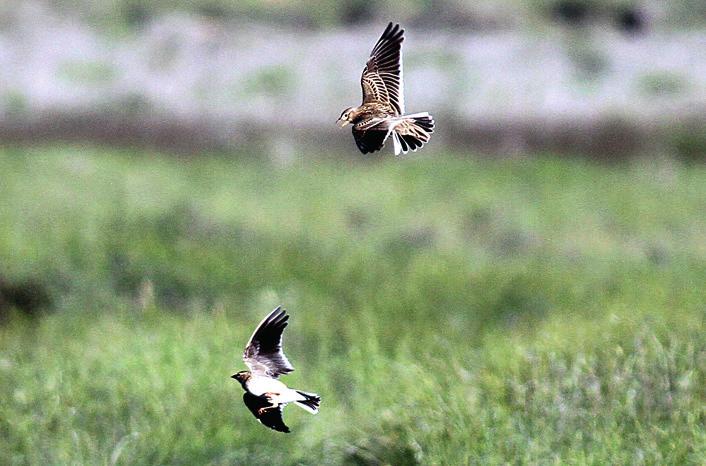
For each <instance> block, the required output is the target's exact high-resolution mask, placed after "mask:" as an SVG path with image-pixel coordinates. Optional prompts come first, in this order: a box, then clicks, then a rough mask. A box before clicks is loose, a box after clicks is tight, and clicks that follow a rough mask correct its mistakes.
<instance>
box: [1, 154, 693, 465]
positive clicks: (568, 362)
mask: <svg viewBox="0 0 706 466" xmlns="http://www.w3.org/2000/svg"><path fill="white" fill-rule="evenodd" d="M426 155H427V156H428V158H417V157H411V158H408V159H402V160H398V159H394V158H393V157H391V156H386V157H384V158H380V159H375V160H370V161H368V162H366V163H361V162H353V161H350V160H346V159H335V160H329V159H310V160H309V159H307V160H304V161H299V162H296V163H294V164H293V165H292V166H289V167H286V168H283V167H280V166H276V165H272V164H269V163H266V162H263V161H262V159H258V158H255V157H254V156H245V155H239V156H233V157H231V158H226V157H210V158H189V159H174V158H170V157H165V156H160V155H156V154H142V153H140V154H131V153H124V152H117V151H105V150H95V149H90V148H82V147H65V148H61V149H49V148H38V149H4V150H2V151H0V199H1V200H2V202H0V219H2V221H1V222H0V284H2V283H5V284H7V286H8V287H9V286H10V285H12V286H14V287H15V288H14V289H17V287H20V286H21V285H22V284H23V283H32V286H33V287H36V288H37V289H42V290H43V291H44V293H46V301H47V302H49V303H51V304H50V305H49V307H50V309H49V310H48V311H47V312H46V313H44V314H43V315H39V316H35V317H28V316H25V313H24V312H23V311H22V309H18V308H21V306H19V305H12V304H7V302H8V301H7V300H8V299H9V298H7V297H6V304H5V305H4V307H3V304H2V303H3V300H2V297H1V296H0V313H2V314H3V316H4V317H3V319H4V323H3V324H2V326H0V393H3V396H2V397H0V463H1V464H184V465H187V464H189V465H190V464H340V463H345V464H414V463H419V464H505V463H511V464H527V463H529V464H537V463H541V464H703V458H706V428H705V427H704V424H705V423H706V339H705V338H704V330H706V329H705V328H704V323H705V316H706V293H705V292H704V290H703V284H704V283H706V234H705V233H706V216H705V215H704V211H705V209H706V201H705V200H706V167H703V166H701V165H698V164H682V163H680V162H678V161H674V160H672V159H650V160H643V161H640V162H633V163H625V164H623V165H619V166H618V165H614V166H601V165H595V164H591V163H589V162H587V161H584V160H576V159H569V160H563V159H559V158H552V157H539V158H536V159H516V160H504V161H498V160H473V159H470V160H469V159H468V158H466V157H463V158H461V157H459V158H456V157H453V156H450V155H443V154H433V153H431V152H430V151H427V153H426ZM280 303H281V304H283V305H284V306H285V307H286V308H287V309H289V310H290V312H291V314H292V325H291V326H290V329H289V330H288V333H287V335H286V337H285V341H286V347H287V352H288V354H289V356H290V358H291V360H292V361H293V363H294V365H295V367H296V368H297V371H296V372H294V373H293V374H292V375H291V376H288V377H287V378H286V381H287V382H288V383H290V384H291V385H293V386H296V387H300V388H302V389H307V390H312V391H317V392H318V393H320V394H321V395H322V396H323V405H322V411H321V413H320V414H319V415H318V416H315V417H314V416H311V415H309V414H307V413H305V412H303V411H302V410H298V409H297V408H295V407H289V408H287V411H286V413H285V419H286V421H287V423H288V424H289V425H290V427H291V428H292V431H293V432H292V433H291V434H289V435H282V434H278V433H275V432H272V431H269V430H267V429H265V428H264V427H263V426H261V425H259V424H258V423H257V422H255V420H254V419H253V418H252V417H251V415H250V413H249V412H248V411H247V410H246V408H245V407H244V406H243V405H242V402H241V389H240V387H239V386H238V384H237V383H235V382H234V381H232V380H230V379H229V376H230V375H231V374H232V373H233V372H234V371H236V370H239V369H240V368H242V364H241V362H240V360H239V358H240V351H241V350H242V346H243V344H244V343H245V341H246V339H247V337H248V336H249V333H250V332H251V330H252V327H253V325H254V324H255V323H257V322H258V321H259V319H261V318H262V316H263V315H264V314H265V313H267V312H268V311H270V310H271V309H272V308H273V307H274V306H275V305H277V304H280Z"/></svg>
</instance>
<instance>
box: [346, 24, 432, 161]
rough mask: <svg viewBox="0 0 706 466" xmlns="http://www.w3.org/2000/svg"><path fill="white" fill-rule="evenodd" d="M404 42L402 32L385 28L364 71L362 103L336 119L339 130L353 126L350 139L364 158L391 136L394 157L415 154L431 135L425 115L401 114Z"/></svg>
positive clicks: (396, 25)
mask: <svg viewBox="0 0 706 466" xmlns="http://www.w3.org/2000/svg"><path fill="white" fill-rule="evenodd" d="M403 40H404V29H401V28H400V25H399V24H395V25H393V24H392V23H390V24H388V25H387V28H386V29H385V32H383V33H382V36H380V39H379V40H378V42H377V44H375V47H373V51H372V52H371V53H370V58H369V59H368V63H367V64H366V65H365V68H363V75H362V76H361V78H360V83H361V86H362V87H363V103H362V104H361V105H360V106H359V107H349V108H347V109H345V110H344V111H343V112H342V113H341V116H340V117H339V118H338V124H339V125H340V126H341V127H344V126H346V125H347V124H348V123H352V124H353V138H354V139H355V143H356V144H357V145H358V149H360V151H361V152H362V153H364V154H367V153H368V152H375V151H377V150H380V149H381V148H382V146H383V145H384V144H385V141H387V138H388V137H389V136H390V135H392V141H393V144H394V147H395V155H400V153H402V154H406V153H407V152H408V151H409V150H412V151H416V150H417V149H419V148H420V147H422V146H423V145H424V144H426V143H427V142H429V139H430V138H431V133H433V132H434V119H433V118H432V117H431V115H429V114H428V113H427V112H422V113H411V114H409V115H405V114H404V86H403V82H402V58H401V56H400V50H401V49H402V41H403Z"/></svg>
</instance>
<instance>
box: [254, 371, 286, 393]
mask: <svg viewBox="0 0 706 466" xmlns="http://www.w3.org/2000/svg"><path fill="white" fill-rule="evenodd" d="M286 389H287V386H286V385H285V384H283V383H282V382H280V381H279V380H277V379H272V378H270V377H258V376H253V377H251V378H250V380H249V381H248V391H250V393H252V394H253V395H255V396H260V395H262V394H263V393H282V392H283V391H284V390H286Z"/></svg>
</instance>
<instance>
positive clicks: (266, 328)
mask: <svg viewBox="0 0 706 466" xmlns="http://www.w3.org/2000/svg"><path fill="white" fill-rule="evenodd" d="M287 320H289V316H288V315H287V311H285V310H283V309H282V308H281V307H280V306H277V308H276V309H275V310H274V311H272V312H270V314H269V315H268V316H267V317H265V318H264V319H263V321H262V322H260V325H258V326H257V328H256V329H255V331H254V332H253V334H252V336H251V337H250V341H248V344H247V345H245V352H243V361H245V364H246V365H247V366H248V368H250V372H252V373H253V375H260V376H268V377H274V378H277V377H279V376H280V375H282V374H287V373H289V372H292V371H293V370H294V367H292V364H291V363H290V362H289V361H288V360H287V356H285V355H284V351H283V350H282V332H283V331H284V329H285V327H286V326H287Z"/></svg>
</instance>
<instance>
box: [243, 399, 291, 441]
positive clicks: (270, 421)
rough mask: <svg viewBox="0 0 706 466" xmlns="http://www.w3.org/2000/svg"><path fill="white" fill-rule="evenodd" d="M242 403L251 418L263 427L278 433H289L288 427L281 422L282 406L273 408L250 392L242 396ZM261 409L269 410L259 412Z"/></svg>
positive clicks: (265, 400) (273, 406)
mask: <svg viewBox="0 0 706 466" xmlns="http://www.w3.org/2000/svg"><path fill="white" fill-rule="evenodd" d="M243 401H244V402H245V406H247V407H248V409H249V410H250V412H251V413H253V416H255V418H257V420H258V421H260V422H261V423H262V424H263V425H265V426H267V427H269V428H270V429H274V430H276V431H279V432H289V427H287V426H286V425H285V423H284V421H283V420H282V405H279V406H275V405H273V404H271V403H270V402H269V401H267V399H266V398H265V397H262V396H255V395H253V394H252V393H250V392H245V393H244V394H243ZM262 408H269V409H265V410H264V411H260V410H261V409H262Z"/></svg>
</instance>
